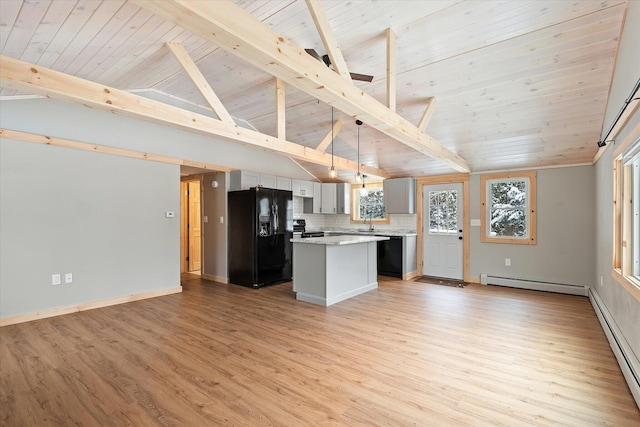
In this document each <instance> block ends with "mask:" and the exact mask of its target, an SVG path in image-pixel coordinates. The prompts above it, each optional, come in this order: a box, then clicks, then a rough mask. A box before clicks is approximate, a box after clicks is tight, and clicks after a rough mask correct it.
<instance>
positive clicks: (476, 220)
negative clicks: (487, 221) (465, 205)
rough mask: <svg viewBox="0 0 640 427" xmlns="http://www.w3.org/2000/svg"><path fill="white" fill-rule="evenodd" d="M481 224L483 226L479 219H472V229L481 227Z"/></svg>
mask: <svg viewBox="0 0 640 427" xmlns="http://www.w3.org/2000/svg"><path fill="white" fill-rule="evenodd" d="M480 224H481V222H480V220H479V219H472V220H471V226H472V227H480Z"/></svg>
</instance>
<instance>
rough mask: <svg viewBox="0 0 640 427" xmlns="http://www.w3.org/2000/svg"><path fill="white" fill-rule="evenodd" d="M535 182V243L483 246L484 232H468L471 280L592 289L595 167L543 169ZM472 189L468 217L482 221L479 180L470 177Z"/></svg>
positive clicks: (538, 172) (476, 228) (474, 176)
mask: <svg viewBox="0 0 640 427" xmlns="http://www.w3.org/2000/svg"><path fill="white" fill-rule="evenodd" d="M594 143H595V142H594ZM536 182H537V204H536V209H537V215H536V218H537V244H536V245H514V244H504V243H484V242H481V241H480V229H481V227H475V226H474V227H470V228H469V238H470V241H469V253H470V254H469V270H470V271H469V275H470V276H471V277H472V278H476V279H477V278H479V277H480V274H482V273H486V274H490V275H497V276H502V277H510V278H517V279H529V280H541V281H547V282H554V283H565V284H575V285H587V286H591V285H593V284H594V281H593V273H594V266H593V260H594V257H595V238H594V234H593V230H594V227H595V215H594V209H593V208H594V203H595V198H594V195H595V192H594V183H595V182H594V170H593V167H592V166H579V167H567V168H556V169H541V170H538V171H537V177H536ZM469 187H470V192H471V194H470V197H469V201H470V204H471V206H470V216H471V218H472V219H480V209H481V205H480V198H481V197H480V195H481V191H483V189H482V188H481V187H480V175H471V179H470V182H469ZM505 258H510V259H511V266H510V267H507V266H505Z"/></svg>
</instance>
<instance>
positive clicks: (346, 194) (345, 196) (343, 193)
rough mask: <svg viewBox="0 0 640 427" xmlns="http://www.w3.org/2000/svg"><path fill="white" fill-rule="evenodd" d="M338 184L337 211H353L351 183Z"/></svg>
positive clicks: (343, 212) (342, 212) (345, 212)
mask: <svg viewBox="0 0 640 427" xmlns="http://www.w3.org/2000/svg"><path fill="white" fill-rule="evenodd" d="M335 186H336V213H339V214H350V213H351V184H348V183H340V184H335Z"/></svg>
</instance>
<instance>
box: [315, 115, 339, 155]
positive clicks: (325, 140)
mask: <svg viewBox="0 0 640 427" xmlns="http://www.w3.org/2000/svg"><path fill="white" fill-rule="evenodd" d="M342 125H343V123H342V122H341V121H340V120H336V121H335V123H334V124H333V128H332V129H331V130H330V131H329V132H328V133H327V134H326V135H325V137H324V138H322V141H320V144H318V146H317V147H316V150H318V151H322V152H323V153H324V152H325V151H327V147H328V146H329V144H331V141H332V140H333V138H335V136H336V135H337V134H338V133H339V132H340V131H341V130H342Z"/></svg>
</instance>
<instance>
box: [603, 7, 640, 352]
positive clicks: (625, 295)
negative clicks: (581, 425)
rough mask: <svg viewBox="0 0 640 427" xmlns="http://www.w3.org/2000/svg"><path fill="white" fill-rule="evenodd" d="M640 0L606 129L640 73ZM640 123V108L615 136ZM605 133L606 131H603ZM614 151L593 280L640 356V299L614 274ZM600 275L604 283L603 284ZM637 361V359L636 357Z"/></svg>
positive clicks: (626, 36)
mask: <svg viewBox="0 0 640 427" xmlns="http://www.w3.org/2000/svg"><path fill="white" fill-rule="evenodd" d="M638 40H640V2H638V1H630V2H628V9H627V17H626V22H625V26H624V30H623V34H622V39H621V43H620V49H619V51H618V58H617V61H616V68H615V75H614V79H613V84H612V88H611V93H610V96H609V103H608V105H607V112H606V119H605V126H604V127H605V129H604V131H605V132H606V130H607V129H608V128H609V126H610V125H611V123H612V122H613V119H614V117H615V116H616V114H617V113H618V111H620V108H622V105H623V103H624V101H625V99H626V98H627V97H628V96H629V94H630V92H631V90H632V89H633V86H634V85H635V83H636V81H637V79H638V78H639V77H640V55H638V51H639V49H640V43H638ZM639 124H640V112H636V113H635V115H634V116H633V117H632V119H631V120H630V122H629V123H628V124H627V125H626V127H625V128H624V129H623V130H622V132H621V133H620V135H618V137H617V138H616V140H617V141H620V142H621V141H623V140H624V139H625V137H626V136H627V135H629V134H630V132H631V130H632V129H633V128H635V127H636V126H638V125H639ZM602 137H604V133H603V135H602ZM613 151H615V144H610V146H609V148H608V149H607V151H606V152H605V153H604V154H603V155H602V156H601V157H600V159H599V160H598V162H597V163H596V166H595V169H596V187H595V192H596V204H595V211H596V227H595V234H596V247H597V253H596V257H595V258H594V260H595V272H594V278H593V282H594V283H597V284H598V285H597V286H595V287H594V289H593V290H594V291H595V292H597V293H598V295H600V297H601V298H602V300H603V301H604V304H605V305H606V306H607V309H608V310H609V312H610V313H611V315H612V316H613V318H614V319H615V322H616V324H617V325H618V327H619V328H620V330H621V331H622V333H623V335H624V339H625V340H626V341H627V343H628V344H629V346H630V347H631V349H632V350H633V352H634V353H635V356H636V360H639V359H640V301H638V300H637V299H635V298H634V297H633V296H632V295H630V294H629V292H627V291H626V289H625V288H623V287H622V286H621V285H619V284H618V283H617V282H616V281H615V280H614V279H613V277H612V275H611V271H612V254H613V204H612V201H613ZM600 278H602V282H603V285H602V286H600V285H599V282H600ZM636 363H638V362H637V361H636Z"/></svg>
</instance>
